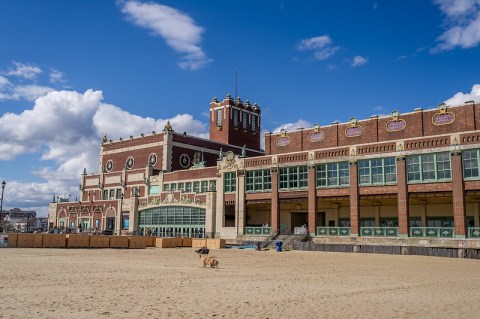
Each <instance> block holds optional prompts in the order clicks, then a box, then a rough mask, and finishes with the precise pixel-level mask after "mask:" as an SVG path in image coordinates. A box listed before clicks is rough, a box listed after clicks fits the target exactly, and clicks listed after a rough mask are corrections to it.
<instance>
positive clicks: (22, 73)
mask: <svg viewBox="0 0 480 319" xmlns="http://www.w3.org/2000/svg"><path fill="white" fill-rule="evenodd" d="M13 64H14V66H15V68H14V69H10V70H8V71H7V72H5V75H11V76H18V77H20V78H24V79H28V80H33V79H35V78H36V77H37V76H38V75H39V74H41V73H43V71H42V69H40V68H39V67H38V66H35V65H30V64H24V63H20V62H13Z"/></svg>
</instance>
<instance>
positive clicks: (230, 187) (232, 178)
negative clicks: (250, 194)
mask: <svg viewBox="0 0 480 319" xmlns="http://www.w3.org/2000/svg"><path fill="white" fill-rule="evenodd" d="M236 190H237V175H236V173H235V172H231V173H225V177H224V191H225V193H227V192H235V191H236Z"/></svg>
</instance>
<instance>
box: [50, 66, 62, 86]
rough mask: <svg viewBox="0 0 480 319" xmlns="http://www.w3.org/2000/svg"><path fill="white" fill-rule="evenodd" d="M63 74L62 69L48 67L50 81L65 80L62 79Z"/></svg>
mask: <svg viewBox="0 0 480 319" xmlns="http://www.w3.org/2000/svg"><path fill="white" fill-rule="evenodd" d="M64 76H65V74H63V72H62V71H59V70H56V69H50V75H49V77H50V79H49V81H50V83H57V82H65V80H64Z"/></svg>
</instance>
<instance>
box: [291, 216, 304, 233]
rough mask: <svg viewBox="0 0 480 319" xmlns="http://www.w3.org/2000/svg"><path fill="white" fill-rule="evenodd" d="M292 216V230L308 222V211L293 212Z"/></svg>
mask: <svg viewBox="0 0 480 319" xmlns="http://www.w3.org/2000/svg"><path fill="white" fill-rule="evenodd" d="M290 216H291V222H292V223H291V229H290V230H291V231H292V232H293V231H294V230H295V227H302V226H304V225H307V223H308V213H307V212H292V213H290Z"/></svg>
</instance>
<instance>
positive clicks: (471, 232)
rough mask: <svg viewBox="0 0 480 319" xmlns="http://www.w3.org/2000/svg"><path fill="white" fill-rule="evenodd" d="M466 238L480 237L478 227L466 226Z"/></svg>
mask: <svg viewBox="0 0 480 319" xmlns="http://www.w3.org/2000/svg"><path fill="white" fill-rule="evenodd" d="M468 238H480V227H468Z"/></svg>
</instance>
